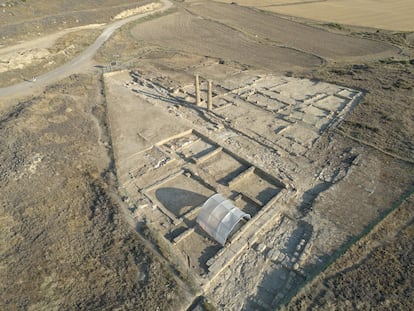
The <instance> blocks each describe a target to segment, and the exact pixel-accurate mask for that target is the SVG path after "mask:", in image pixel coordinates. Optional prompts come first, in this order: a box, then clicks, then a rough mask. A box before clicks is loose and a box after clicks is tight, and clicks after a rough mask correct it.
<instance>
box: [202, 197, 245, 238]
mask: <svg viewBox="0 0 414 311" xmlns="http://www.w3.org/2000/svg"><path fill="white" fill-rule="evenodd" d="M242 218H245V219H247V220H249V219H250V218H251V217H250V215H249V214H246V213H244V212H242V211H241V210H240V209H238V208H237V207H236V206H234V205H233V203H232V202H231V201H230V200H228V199H226V198H224V197H223V196H222V195H221V194H220V193H216V194H214V195H213V196H211V197H210V198H209V199H208V200H207V201H206V202H205V203H204V204H203V206H202V208H201V211H200V214H198V216H197V220H196V221H197V223H198V224H199V225H200V227H201V228H203V230H204V231H206V232H207V233H208V234H209V235H210V236H211V237H212V238H214V239H215V240H216V241H217V242H219V243H220V244H221V245H224V244H225V243H226V240H227V237H228V236H229V234H230V232H231V231H232V230H233V228H234V227H235V226H236V225H237V223H238V222H239V221H240V220H241V219H242Z"/></svg>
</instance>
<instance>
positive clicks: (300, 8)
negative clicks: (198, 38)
mask: <svg viewBox="0 0 414 311" xmlns="http://www.w3.org/2000/svg"><path fill="white" fill-rule="evenodd" d="M221 2H226V3H231V2H232V1H228V0H222V1H221ZM258 2H259V4H258ZM237 3H238V4H240V5H246V6H254V7H257V8H260V9H264V10H268V11H272V12H276V13H281V14H286V15H292V16H298V17H303V18H309V19H314V20H318V21H326V22H333V23H340V24H347V25H353V26H364V27H373V28H381V29H388V30H395V31H413V30H414V19H413V15H414V2H413V1H411V0H384V1H376V0H336V1H333V0H328V1H293V0H274V1H271V0H269V1H252V0H241V1H237Z"/></svg>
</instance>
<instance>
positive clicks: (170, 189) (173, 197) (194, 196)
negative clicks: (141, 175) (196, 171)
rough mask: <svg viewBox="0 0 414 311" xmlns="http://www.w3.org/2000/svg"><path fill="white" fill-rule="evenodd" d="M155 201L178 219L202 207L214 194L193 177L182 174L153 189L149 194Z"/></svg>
mask: <svg viewBox="0 0 414 311" xmlns="http://www.w3.org/2000/svg"><path fill="white" fill-rule="evenodd" d="M148 194H149V195H150V196H151V197H152V198H153V199H154V201H156V202H158V203H159V204H160V205H161V206H162V207H164V208H165V209H167V210H168V211H170V212H171V213H172V214H174V215H175V216H176V217H177V218H180V217H182V216H183V215H185V214H186V213H188V212H189V211H191V210H192V209H193V208H195V207H197V206H200V205H202V204H203V203H204V202H205V201H206V200H207V198H208V197H210V196H211V195H213V194H214V192H213V191H212V190H211V189H209V188H207V187H206V186H204V185H203V184H201V183H200V182H199V181H198V180H196V179H194V178H192V177H191V176H186V175H184V174H180V175H178V176H176V177H175V178H173V179H170V180H168V181H167V182H165V183H163V184H161V185H159V186H158V187H156V188H154V189H151V190H150V191H149V193H148Z"/></svg>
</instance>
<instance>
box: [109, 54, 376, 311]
mask: <svg viewBox="0 0 414 311" xmlns="http://www.w3.org/2000/svg"><path fill="white" fill-rule="evenodd" d="M191 69H192V71H183V72H182V73H180V74H177V72H175V73H174V75H172V76H169V72H168V71H165V72H159V74H158V75H153V74H151V73H148V72H145V71H142V72H140V71H136V70H121V71H114V72H110V73H106V74H104V83H105V89H106V100H107V104H108V113H109V120H110V124H111V125H110V126H111V134H112V143H113V147H114V154H115V165H116V171H117V175H118V182H119V189H120V191H121V193H122V197H123V200H124V202H125V204H126V206H127V208H128V213H130V216H131V217H133V218H134V220H135V221H136V228H137V230H138V231H141V232H142V233H145V234H146V235H147V236H150V239H151V240H152V241H154V243H155V244H156V245H157V247H158V248H159V250H160V252H161V253H162V254H164V256H165V257H166V258H168V260H169V262H170V264H171V266H172V267H174V269H176V271H177V272H178V274H179V275H180V277H181V278H183V280H184V282H186V283H188V284H189V285H190V286H191V287H193V288H195V289H196V291H198V292H202V293H207V294H208V295H209V296H210V297H213V298H212V299H214V298H216V297H217V298H218V301H220V302H221V303H222V305H225V306H226V307H228V308H229V309H232V310H239V309H243V308H246V309H248V310H250V309H252V310H254V309H257V308H259V309H265V310H272V309H274V308H276V307H278V306H280V305H281V304H282V303H283V302H285V301H286V299H287V298H289V297H290V296H291V295H292V293H295V291H296V290H297V289H298V288H299V287H300V286H301V285H302V284H303V283H304V282H305V281H306V280H307V279H308V278H309V277H310V276H311V275H312V274H313V273H314V269H317V267H318V266H320V265H321V264H323V261H324V257H325V255H326V252H327V251H329V248H330V247H332V246H331V245H330V244H331V242H329V241H324V240H325V239H332V240H333V241H332V244H334V243H337V242H338V237H339V238H343V237H341V234H342V232H338V233H336V232H335V233H334V235H333V236H331V235H329V236H326V237H323V236H321V233H319V232H317V234H315V232H314V226H315V224H313V222H314V221H315V219H314V218H310V219H307V218H306V215H307V214H308V212H309V210H311V209H312V205H313V204H314V200H315V198H316V196H317V195H318V194H319V192H322V191H325V190H327V189H328V188H329V187H330V186H331V185H334V184H336V183H338V182H340V181H341V182H351V183H352V182H355V181H356V179H358V178H361V176H360V175H361V172H360V170H359V169H357V171H359V172H358V173H357V172H355V173H354V172H353V170H354V167H358V168H359V167H364V166H367V165H369V164H366V163H364V162H365V160H363V159H361V156H360V154H359V153H360V151H359V150H358V149H357V148H345V149H344V150H342V151H340V152H341V153H340V154H338V159H337V161H338V163H335V166H334V167H331V166H330V164H329V162H328V163H324V164H323V165H321V164H320V162H319V161H318V160H315V159H314V156H313V155H312V152H313V148H314V147H315V146H317V145H318V143H319V140H321V139H324V138H321V137H322V136H323V135H324V133H325V132H326V131H327V130H328V129H330V130H331V131H332V130H334V129H335V128H336V127H338V125H339V124H340V123H341V121H342V120H343V119H344V118H346V116H347V115H348V114H349V113H350V112H351V111H352V110H353V109H355V107H356V106H357V105H358V104H359V102H360V101H361V99H362V98H363V97H364V92H363V91H359V90H356V89H351V88H348V87H344V86H340V85H335V84H331V83H325V82H321V81H316V80H309V79H299V78H293V77H288V76H278V75H274V74H268V73H265V72H260V71H250V70H236V69H234V68H232V67H230V66H226V65H224V64H220V63H219V62H218V63H209V64H203V66H200V67H198V68H191ZM325 139H326V138H325ZM338 148H339V147H338ZM336 152H337V151H336ZM269 163H271V165H269ZM363 171H365V170H363ZM362 174H363V172H362ZM367 191H374V189H370V188H368V189H367ZM339 208H340V207H339ZM338 218H339V219H338ZM351 219H352V216H350V217H349V218H348V219H343V218H342V217H340V216H339V215H329V214H328V215H324V216H323V221H325V222H328V223H329V222H335V223H337V222H342V224H341V227H340V229H339V230H343V231H348V230H352V227H353V225H354V223H353V222H352V221H351ZM320 221H321V220H318V221H317V222H320ZM336 234H338V236H335V235H336ZM340 241H341V240H340ZM341 242H342V241H341ZM315 267H316V268H315ZM238 296H240V299H238V298H237V297H238ZM242 297H249V299H248V300H247V302H246V301H245V300H244V299H245V298H242ZM217 298H216V299H217Z"/></svg>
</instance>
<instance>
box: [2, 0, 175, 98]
mask: <svg viewBox="0 0 414 311" xmlns="http://www.w3.org/2000/svg"><path fill="white" fill-rule="evenodd" d="M161 2H162V3H163V7H162V8H160V9H158V10H155V11H152V12H147V13H142V14H138V15H134V16H131V17H128V18H125V19H122V20H120V21H116V22H114V23H112V24H109V25H108V26H107V27H106V28H105V30H104V31H103V32H102V34H101V35H100V36H99V37H98V38H97V39H96V41H95V42H94V43H93V44H92V45H90V46H89V47H88V48H87V49H86V50H85V51H83V52H82V53H81V54H80V55H78V56H77V57H75V58H74V59H72V60H71V61H69V62H67V63H66V64H64V65H63V66H61V67H58V68H56V69H54V70H52V71H49V72H47V73H45V74H43V75H41V76H38V77H36V81H24V82H21V83H18V84H15V85H11V86H9V87H5V88H0V98H7V97H12V96H14V95H17V94H18V95H27V94H30V93H32V92H33V91H34V90H35V89H40V88H43V87H45V86H46V85H48V84H50V83H52V82H54V81H56V80H59V79H63V78H65V77H68V76H70V75H71V74H74V73H76V72H81V71H84V70H85V69H87V68H88V67H90V66H91V62H90V61H91V60H92V57H93V56H94V55H95V53H96V52H97V51H98V49H99V48H100V47H101V46H102V45H103V44H104V43H105V42H106V41H107V40H108V39H109V38H110V37H111V35H112V34H113V33H114V32H115V31H116V30H117V29H119V28H120V27H122V26H123V25H125V24H127V23H130V22H133V21H136V20H138V19H141V18H143V17H146V16H148V15H151V14H153V13H154V12H161V11H165V10H168V9H169V8H170V7H171V6H172V5H173V4H172V2H171V1H169V0H161Z"/></svg>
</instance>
